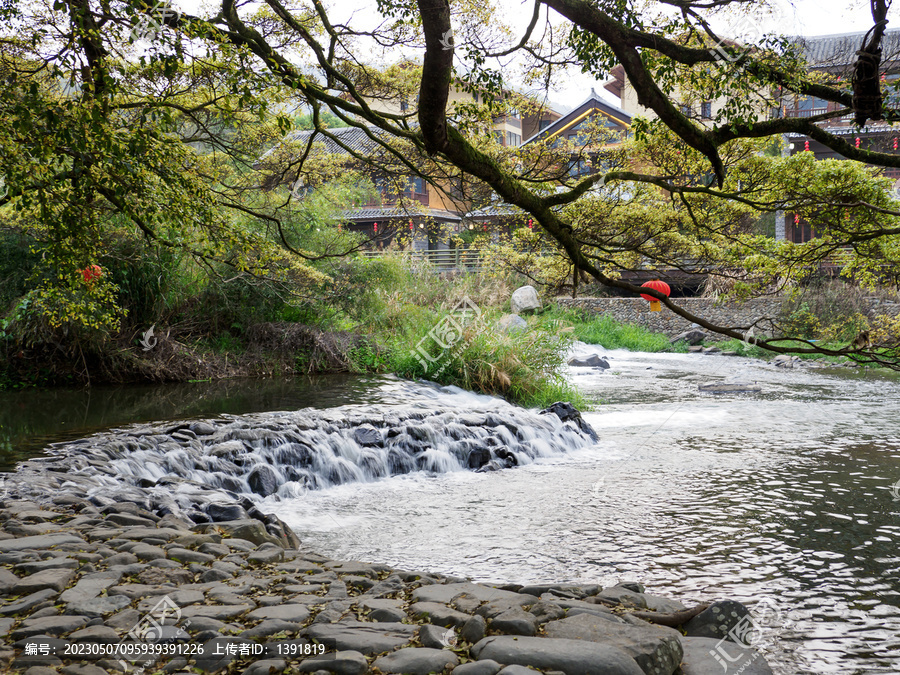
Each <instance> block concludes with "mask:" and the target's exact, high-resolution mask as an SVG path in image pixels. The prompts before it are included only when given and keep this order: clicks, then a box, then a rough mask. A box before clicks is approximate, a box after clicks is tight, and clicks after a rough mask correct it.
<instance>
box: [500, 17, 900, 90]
mask: <svg viewBox="0 0 900 675" xmlns="http://www.w3.org/2000/svg"><path fill="white" fill-rule="evenodd" d="M507 1H510V2H516V3H517V2H518V0H507ZM773 5H774V7H773V10H772V13H771V17H768V18H763V19H761V20H760V24H761V27H762V29H763V30H764V31H765V32H771V33H778V34H781V35H803V36H806V37H813V36H816V35H833V34H835V33H853V32H856V31H867V30H868V29H869V28H871V26H872V14H871V10H870V8H869V0H863V1H862V2H860V0H851V1H850V2H848V1H847V0H776V2H775V3H773ZM888 20H889V23H888V28H900V11H897V10H895V9H891V10H890V12H889V13H888ZM728 24H729V22H728V21H727V20H726V21H724V22H722V21H720V22H718V23H717V24H715V25H714V27H715V28H717V29H718V30H719V31H721V33H720V34H721V35H723V36H724V37H738V36H732V35H729V34H728V33H729V31H728ZM569 81H570V84H569V85H568V86H566V87H565V88H563V89H561V90H560V91H559V92H558V93H556V94H554V95H553V96H552V97H551V99H552V100H554V101H557V102H559V103H561V104H563V105H566V106H571V107H574V106H576V105H578V104H579V103H581V102H582V101H583V100H584V99H586V98H587V95H588V93H590V89H591V87H594V89H595V90H596V91H597V93H598V94H600V95H601V96H605V97H606V98H607V99H609V101H610V102H611V103H617V99H616V98H615V97H614V96H612V94H610V93H609V92H607V91H605V90H604V89H603V87H602V84H601V83H599V82H597V81H595V80H594V78H593V77H591V76H588V75H581V74H574V73H573V76H572V77H571V78H569Z"/></svg>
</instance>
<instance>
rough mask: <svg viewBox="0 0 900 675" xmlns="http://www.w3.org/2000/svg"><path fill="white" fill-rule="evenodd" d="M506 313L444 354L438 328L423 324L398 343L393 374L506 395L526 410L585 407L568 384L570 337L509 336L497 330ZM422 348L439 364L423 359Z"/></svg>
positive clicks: (486, 317) (477, 326)
mask: <svg viewBox="0 0 900 675" xmlns="http://www.w3.org/2000/svg"><path fill="white" fill-rule="evenodd" d="M500 316H501V312H499V311H497V310H488V311H485V312H484V313H483V314H482V315H481V316H480V317H479V318H478V319H477V320H476V321H473V322H472V323H470V324H468V325H467V326H466V327H465V328H464V330H463V333H462V335H461V337H460V338H459V340H457V341H456V342H454V343H453V344H452V345H451V346H449V347H448V348H447V349H441V348H439V346H438V345H436V344H435V343H434V342H433V340H432V339H431V338H430V337H428V333H429V331H430V330H431V328H432V327H433V326H436V325H438V323H439V322H440V321H441V316H440V314H438V313H435V316H434V323H431V324H429V323H425V322H423V323H421V324H419V325H418V330H413V331H410V332H408V333H407V334H406V335H405V336H404V337H403V338H402V339H399V340H395V342H394V343H393V348H392V358H391V360H390V365H391V369H392V370H393V372H395V373H397V374H398V375H400V376H402V377H410V378H421V379H427V380H433V381H435V382H439V383H441V384H444V385H455V386H458V387H461V388H463V389H469V390H472V391H479V392H483V393H486V394H493V395H496V396H502V397H504V398H506V399H508V400H510V401H514V402H516V403H518V404H520V405H523V406H526V407H546V406H548V405H550V404H551V403H554V402H555V401H569V402H571V403H572V404H573V405H575V406H584V403H585V401H584V399H583V397H582V396H581V394H579V393H578V391H577V390H575V389H574V388H573V387H572V386H571V385H570V384H569V383H568V382H567V381H566V379H565V377H564V375H563V369H564V368H565V366H566V360H565V353H566V350H567V349H568V347H569V345H570V344H571V337H570V335H571V334H570V333H564V334H562V335H557V334H554V333H551V332H548V331H546V330H542V329H541V328H539V327H534V328H532V327H529V329H528V330H524V331H521V332H514V333H507V332H505V331H504V330H503V329H502V328H500V327H499V325H498V323H497V322H498V320H499V318H500ZM423 338H426V339H425V341H424V342H422V343H421V344H422V346H423V348H424V349H425V350H426V352H427V353H428V355H429V356H431V357H433V358H434V359H435V360H434V361H429V360H428V359H426V358H423V357H422V356H421V354H420V353H419V352H416V347H417V346H419V345H420V341H421V340H422V339H423Z"/></svg>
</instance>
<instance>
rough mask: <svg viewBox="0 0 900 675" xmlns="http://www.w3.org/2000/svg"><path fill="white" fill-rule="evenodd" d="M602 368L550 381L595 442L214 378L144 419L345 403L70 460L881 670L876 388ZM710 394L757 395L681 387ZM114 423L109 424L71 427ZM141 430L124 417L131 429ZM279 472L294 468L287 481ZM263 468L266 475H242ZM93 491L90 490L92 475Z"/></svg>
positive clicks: (898, 594)
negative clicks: (721, 607)
mask: <svg viewBox="0 0 900 675" xmlns="http://www.w3.org/2000/svg"><path fill="white" fill-rule="evenodd" d="M582 351H583V352H584V353H588V352H592V351H594V350H593V349H592V348H585V347H583V348H582ZM600 353H601V354H602V353H604V352H603V351H602V350H601V351H600ZM607 354H608V356H609V357H610V363H611V365H612V367H611V368H610V370H608V371H605V372H604V371H599V370H593V369H572V371H571V378H572V380H573V381H574V382H575V383H576V385H577V386H578V387H579V388H580V389H581V390H582V391H583V392H584V393H585V394H586V395H587V397H588V398H590V399H591V400H593V401H595V402H597V403H598V404H600V403H602V405H598V406H597V407H596V410H595V411H594V412H589V413H585V419H586V420H587V421H589V422H590V424H591V425H593V427H594V428H595V429H596V431H597V432H598V434H599V437H600V440H599V441H598V442H597V443H593V442H589V441H587V440H586V439H585V438H584V436H583V435H580V434H577V433H576V432H575V431H574V430H573V429H571V424H570V425H561V424H560V423H559V422H558V421H557V420H555V418H551V417H550V416H534V415H529V414H528V413H526V412H525V411H519V410H516V409H514V408H512V407H510V406H508V405H506V404H504V403H503V402H500V401H497V400H496V399H491V398H489V397H484V396H476V395H473V394H468V393H464V392H460V391H458V390H455V391H454V390H448V389H437V388H433V387H425V386H420V385H411V384H409V383H404V382H402V381H399V380H396V379H393V378H367V379H360V380H349V381H347V380H342V381H334V382H333V383H332V384H333V386H332V385H329V384H328V383H325V384H320V385H318V386H317V388H315V389H314V391H312V392H309V391H308V390H307V389H306V388H305V387H304V386H300V387H297V386H296V385H292V384H290V383H287V384H281V385H278V386H279V387H283V389H279V390H278V391H281V394H280V395H274V394H273V395H271V396H268V397H263V398H264V399H265V400H260V399H259V398H258V397H255V396H253V394H252V392H253V391H254V390H255V389H259V390H260V391H261V390H264V389H265V388H266V387H271V386H274V385H272V384H271V383H258V382H252V383H245V384H243V385H239V384H235V385H233V386H234V387H236V388H237V389H236V390H234V391H232V395H231V396H230V397H227V398H228V400H229V401H230V403H229V404H228V405H226V404H224V403H221V402H220V401H219V399H217V398H215V397H213V399H214V400H215V401H217V403H215V404H212V403H210V401H211V400H213V399H208V400H207V402H206V403H205V404H203V403H201V404H197V405H195V406H194V407H193V408H187V407H186V405H182V406H181V407H179V408H178V410H177V411H174V412H169V413H165V414H162V413H158V417H163V416H165V417H180V418H183V417H189V416H209V415H211V414H214V413H222V412H230V413H243V412H254V411H259V410H265V409H268V410H279V409H280V410H285V409H289V410H296V409H297V408H298V407H303V406H315V407H317V408H325V407H332V406H336V405H341V404H345V403H353V404H355V405H352V406H347V407H339V408H333V407H332V408H331V409H330V410H325V411H301V412H299V413H287V414H271V415H267V414H259V413H257V414H252V415H244V416H241V417H235V416H233V415H224V416H221V417H219V418H217V419H215V420H210V424H209V426H208V427H202V426H196V425H195V426H194V427H193V429H194V431H191V427H189V426H188V425H183V424H180V425H176V426H178V427H179V430H178V431H174V432H173V433H174V435H175V438H173V437H172V435H171V434H166V433H160V431H159V430H160V429H163V430H164V431H165V426H166V425H162V427H157V428H156V430H155V431H151V432H148V431H147V428H146V427H144V428H143V429H141V428H135V429H133V430H132V431H128V430H125V431H121V432H116V433H114V434H112V435H106V434H100V435H99V436H94V437H92V438H93V441H91V440H90V439H88V441H85V442H84V443H83V444H81V445H77V446H73V448H74V449H73V452H74V451H77V452H79V453H88V455H87V456H91V455H90V453H95V456H96V457H98V458H101V457H102V458H103V462H98V463H97V464H98V465H100V466H102V465H103V463H104V462H105V461H106V458H111V459H112V461H113V462H114V465H115V466H116V467H117V471H118V475H119V477H120V478H121V479H122V480H123V482H127V483H131V484H135V483H136V482H139V481H140V479H142V478H143V479H144V480H145V481H146V479H148V478H151V479H153V480H158V479H160V478H161V477H164V476H171V475H175V474H178V473H183V474H187V475H188V476H190V477H192V478H194V479H196V480H198V481H199V482H202V483H206V484H209V485H212V486H215V487H217V488H220V489H222V490H228V491H231V492H232V493H237V494H240V495H241V496H243V497H249V498H252V500H254V501H255V502H257V504H258V505H259V506H260V508H262V509H263V510H265V511H268V512H271V513H276V514H277V515H279V516H280V517H281V518H283V519H284V520H285V521H286V522H288V524H290V525H291V526H292V527H293V529H294V530H295V531H296V532H297V533H298V535H300V537H301V539H303V540H304V543H305V544H307V545H310V546H312V547H314V548H317V549H318V550H320V551H321V552H322V553H324V554H327V555H330V556H332V557H345V558H357V559H362V560H370V561H377V562H382V563H387V564H392V565H395V566H398V567H404V568H407V569H418V570H422V571H429V570H431V571H437V572H443V573H447V574H456V575H461V576H471V577H472V578H474V579H476V580H482V581H492V582H520V583H523V582H537V581H549V580H569V581H573V582H585V583H602V584H604V585H609V584H612V583H615V582H616V581H622V580H638V581H641V582H642V583H644V584H645V585H646V586H647V589H648V592H653V593H657V594H662V595H670V596H672V597H675V598H677V599H680V600H682V601H683V602H685V603H686V604H691V603H692V602H695V601H696V602H700V601H709V600H713V599H717V598H725V597H730V598H735V599H738V600H743V601H746V602H747V603H748V604H752V603H755V602H759V601H761V600H763V599H768V600H770V601H771V602H772V603H773V605H774V606H775V607H776V608H777V612H776V615H777V616H776V618H777V620H776V621H774V622H772V623H770V626H769V627H768V628H767V629H766V631H767V633H766V636H765V637H766V638H767V639H766V641H765V642H764V645H765V647H764V649H765V651H766V654H767V658H768V659H769V661H770V663H771V664H772V666H773V668H774V669H775V671H776V672H777V673H778V674H779V675H787V674H788V673H817V674H818V673H849V674H853V675H864V674H865V675H868V674H870V673H897V672H900V553H898V541H900V416H898V412H900V406H898V405H897V403H896V398H897V394H898V389H900V382H898V379H897V378H896V377H892V376H890V375H878V376H876V375H873V374H871V373H864V372H863V373H857V372H852V371H847V370H843V369H835V370H828V371H822V370H811V369H797V370H781V369H778V368H775V367H774V366H772V365H769V364H765V363H762V362H758V361H751V360H748V359H741V358H735V357H723V356H712V355H709V356H707V355H680V354H659V355H651V354H632V353H629V352H625V351H612V352H607ZM721 380H741V381H755V382H757V383H758V384H759V385H760V386H761V389H762V391H761V392H760V393H752V394H721V395H713V394H703V393H700V392H699V391H698V385H699V384H701V383H704V382H708V381H721ZM241 387H244V388H246V390H247V392H248V394H247V396H246V397H243V396H240V395H238V392H239V391H240V388H241ZM96 395H97V394H94V396H96ZM178 396H182V394H178ZM178 396H176V398H178ZM117 398H118V399H120V400H125V401H129V400H131V399H130V398H129V397H128V396H123V395H122V393H121V391H120V392H119V394H118V395H117ZM21 400H24V399H19V401H20V402H21ZM167 400H168V399H167ZM178 400H181V399H178ZM235 400H237V401H238V402H237V403H235ZM135 407H136V406H132V409H133V408H135ZM106 408H109V409H110V410H112V409H114V408H115V403H114V401H112V400H111V401H109V402H108V403H107V404H106ZM104 409H105V408H104ZM28 410H30V408H25V407H23V409H22V411H23V414H24V412H27V411H28ZM127 416H128V413H127V412H122V411H120V412H119V414H115V413H113V412H110V413H109V415H108V416H107V418H104V419H103V420H97V419H94V420H93V422H91V425H93V426H103V425H104V424H106V425H109V424H111V423H120V422H123V421H125V420H124V418H125V417H127ZM152 416H153V415H152V414H150V413H148V411H147V409H146V408H145V407H141V408H140V413H139V414H137V415H135V416H134V417H133V418H132V419H134V420H138V419H148V418H152ZM26 417H27V416H26ZM20 418H21V416H20V417H16V418H15V419H16V420H20ZM111 420H112V421H111ZM481 422H484V425H483V427H482V425H481V424H480V423H481ZM360 425H362V426H360ZM51 426H52V425H45V427H44V428H42V430H41V434H40V436H39V437H38V440H33V438H32V437H29V436H28V434H27V433H25V432H23V431H21V430H20V431H19V432H18V436H16V435H15V434H12V435H10V437H11V438H13V439H17V440H15V442H11V441H7V443H8V445H10V446H11V449H12V452H13V453H14V455H13V457H12V458H15V459H19V458H21V457H22V456H23V455H27V454H33V452H34V447H35V444H36V443H39V442H46V440H48V438H53V436H52V435H51V436H48V435H47V434H48V433H50V431H51ZM71 426H72V425H71V424H69V425H67V426H66V427H65V428H64V430H63V432H62V433H63V436H64V437H71V436H72V435H74V434H73V430H72V429H71ZM169 426H171V425H169ZM0 428H2V425H0ZM360 428H366V429H367V431H366V432H365V434H364V436H357V435H356V431H357V430H358V429H360ZM172 429H173V430H174V429H175V427H174V426H173V427H172ZM372 429H374V432H373V431H371V430H372ZM391 429H395V430H399V431H393V432H392V431H391ZM257 432H258V433H257ZM375 432H377V434H380V437H373V438H370V436H371V434H372V433H375ZM54 433H55V432H54ZM179 436H180V438H178V437H179ZM29 438H32V440H29ZM379 438H380V440H379ZM490 439H495V440H490ZM54 440H59V439H58V438H54ZM235 441H240V442H241V443H242V444H243V446H244V447H243V449H241V448H237V446H235V445H234V443H235ZM173 442H177V443H180V447H179V448H176V449H174V451H173V448H170V447H169V445H168V444H170V443H173ZM29 443H30V444H31V445H29ZM228 444H232V445H231V446H229V445H228ZM501 445H505V446H508V447H510V448H511V449H512V450H513V453H512V455H511V456H512V457H514V458H515V459H514V462H515V463H517V464H519V466H518V467H517V468H514V469H510V470H500V471H494V472H486V473H475V472H473V471H468V470H465V468H466V467H467V466H469V464H470V460H469V457H470V455H471V454H472V453H473V452H478V451H479V448H484V447H487V448H488V449H489V450H490V454H491V457H493V458H494V459H495V461H496V460H498V458H500V459H502V458H503V457H502V456H501V455H498V451H499V450H501V447H500V446H501ZM288 446H290V447H288ZM304 447H307V448H311V449H312V450H313V451H314V452H313V453H312V454H310V453H308V452H307V451H306V450H304V449H303V448H304ZM326 448H327V451H326ZM66 451H67V452H68V450H66ZM392 451H394V452H400V453H402V454H403V455H404V456H405V457H406V458H407V459H408V462H407V463H406V464H404V465H403V467H400V465H397V464H395V465H394V468H398V467H400V468H404V467H405V468H404V470H403V471H394V470H391V466H392V465H391V457H392V455H391V452H392ZM56 452H60V450H57V451H56ZM291 452H293V453H294V454H297V453H298V452H299V454H298V455H297V457H296V458H294V459H292V457H293V455H291ZM141 453H142V454H141ZM132 454H134V456H131V455H132ZM138 455H140V456H138ZM289 455H290V456H289ZM297 458H299V459H297ZM295 459H296V460H297V461H296V463H297V464H303V466H301V467H300V468H301V469H303V471H302V472H296V471H295V472H294V473H292V472H291V471H290V467H291V466H292V464H293V463H295ZM395 459H396V457H395ZM484 459H486V458H485V457H481V458H480V459H479V460H478V462H476V464H480V463H481V462H482V461H483V460H484ZM504 461H506V462H507V463H513V460H512V459H510V455H506V457H505V459H504ZM263 465H266V466H268V467H270V468H271V469H272V471H271V473H270V474H269V476H268V478H270V479H272V480H271V481H261V480H256V481H252V482H251V481H249V480H248V476H249V475H250V474H251V473H252V471H253V470H254V469H256V468H259V467H262V466H263ZM335 467H340V470H337V469H336V468H335ZM295 468H296V467H295ZM407 470H408V472H407ZM267 471H268V470H267ZM397 473H400V474H402V475H389V474H397ZM73 475H75V474H74V473H73ZM97 476H98V477H99V478H100V479H101V480H102V481H105V483H106V485H105V487H104V488H103V489H104V490H108V489H109V483H110V481H111V477H110V476H108V475H102V474H97ZM264 483H271V484H270V485H268V487H266V485H264ZM163 485H165V483H162V484H161V485H160V488H154V489H159V490H160V491H164V490H163V489H162V487H163ZM266 495H268V496H266Z"/></svg>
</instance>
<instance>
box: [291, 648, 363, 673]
mask: <svg viewBox="0 0 900 675" xmlns="http://www.w3.org/2000/svg"><path fill="white" fill-rule="evenodd" d="M296 668H297V670H298V671H300V672H301V673H314V672H322V671H324V672H328V673H334V675H363V674H364V673H365V672H366V671H367V670H368V669H369V663H368V661H366V657H365V656H364V655H363V654H361V653H360V652H357V651H350V650H348V651H339V652H334V653H332V654H327V655H325V656H322V657H312V658H305V659H303V660H302V661H300V663H299V664H298V665H297V666H296Z"/></svg>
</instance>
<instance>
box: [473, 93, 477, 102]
mask: <svg viewBox="0 0 900 675" xmlns="http://www.w3.org/2000/svg"><path fill="white" fill-rule="evenodd" d="M472 100H473V101H475V103H478V92H477V91H473V92H472Z"/></svg>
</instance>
